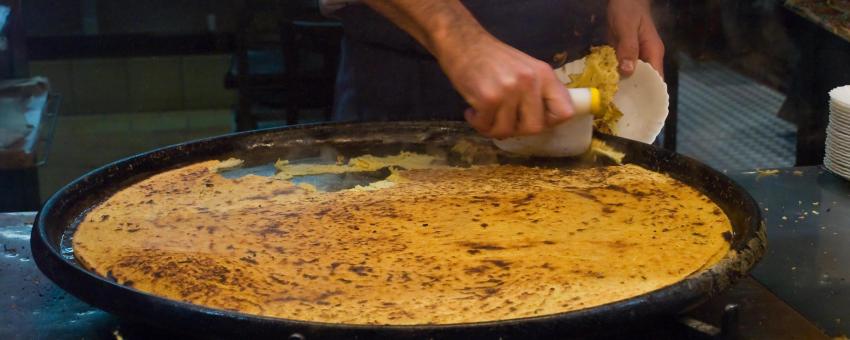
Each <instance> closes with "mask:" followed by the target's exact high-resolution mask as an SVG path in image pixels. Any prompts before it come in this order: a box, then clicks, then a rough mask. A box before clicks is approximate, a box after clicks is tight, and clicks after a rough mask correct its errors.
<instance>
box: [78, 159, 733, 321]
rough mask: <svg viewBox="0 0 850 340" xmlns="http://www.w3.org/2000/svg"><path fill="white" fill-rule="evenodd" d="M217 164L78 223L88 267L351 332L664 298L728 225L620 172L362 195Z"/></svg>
mask: <svg viewBox="0 0 850 340" xmlns="http://www.w3.org/2000/svg"><path fill="white" fill-rule="evenodd" d="M217 164H218V162H217V161H210V162H204V163H199V164H194V165H190V166H186V167H183V168H179V169H175V170H171V171H168V172H165V173H162V174H158V175H155V176H152V177H151V178H148V179H146V180H143V181H140V182H138V183H136V184H133V185H131V186H129V187H127V188H126V189H124V190H122V191H120V192H118V193H116V194H114V195H113V196H111V197H110V198H109V199H107V200H106V201H105V202H104V203H102V204H101V205H99V206H98V207H96V208H94V209H93V210H92V211H90V212H89V213H88V214H87V215H86V216H85V218H84V219H83V220H82V222H81V223H80V224H79V226H78V228H77V230H76V232H75V234H74V236H73V247H74V252H75V256H76V258H77V259H78V260H79V261H80V262H81V263H82V264H83V265H85V266H86V267H87V268H89V269H91V270H93V271H95V272H97V273H98V274H100V275H103V276H105V277H109V278H112V279H114V280H116V281H117V282H119V283H121V284H124V285H128V286H132V287H134V288H135V289H138V290H141V291H145V292H150V293H152V294H156V295H160V296H164V297H168V298H171V299H175V300H180V301H186V302H191V303H195V304H199V305H204V306H208V307H213V308H219V309H225V310H234V311H240V312H244V313H251V314H258V315H264V316H272V317H281V318H288V319H297V320H307V321H319V322H333V323H350V324H393V325H412V324H435V323H439V324H447V323H466V322H479V321H492V320H504V319H513V318H520V317H530V316H536V315H544V314H552V313H559V312H566V311H572V310H578V309H583V308H588V307H592V306H598V305H601V304H605V303H610V302H614V301H619V300H623V299H627V298H630V297H633V296H636V295H639V294H643V293H647V292H650V291H653V290H657V289H659V288H662V287H665V286H668V285H671V284H673V283H675V282H678V281H680V280H682V279H683V278H685V277H686V276H688V275H690V274H692V273H694V272H697V271H699V270H701V269H704V268H706V267H707V266H709V265H711V264H713V263H715V262H716V261H718V260H719V259H720V258H721V257H722V256H723V255H724V254H725V253H726V252H727V251H728V250H729V245H728V243H727V242H726V240H725V239H724V236H729V233H730V232H731V225H730V222H729V220H728V218H727V217H726V216H725V215H724V214H723V213H722V212H721V210H720V209H719V208H718V207H717V206H716V205H715V204H714V203H713V202H711V200H710V199H708V198H707V197H705V196H704V195H702V194H700V193H699V192H697V191H696V190H694V189H693V188H691V187H689V186H687V185H685V184H683V183H681V182H679V181H677V180H674V179H672V178H670V177H668V176H666V175H663V174H660V173H655V172H652V171H649V170H646V169H643V168H640V167H638V166H634V165H625V166H614V167H603V168H594V169H587V170H575V171H561V170H555V169H537V168H529V167H522V166H481V167H475V168H472V169H450V168H441V169H421V170H409V171H402V172H401V173H400V175H401V177H402V178H403V180H399V181H398V182H397V183H396V185H394V186H392V187H389V188H386V189H379V190H374V191H358V190H346V191H338V192H313V191H311V190H307V189H303V188H300V187H297V186H294V185H292V184H291V183H290V182H287V181H282V180H275V179H270V178H267V177H258V176H246V177H242V178H239V179H228V178H225V177H222V176H221V175H219V174H217V173H215V172H214V171H211V170H210V169H211V168H214V167H215V166H216V165H217Z"/></svg>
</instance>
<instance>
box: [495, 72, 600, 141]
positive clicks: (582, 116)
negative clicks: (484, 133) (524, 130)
mask: <svg viewBox="0 0 850 340" xmlns="http://www.w3.org/2000/svg"><path fill="white" fill-rule="evenodd" d="M567 90H568V91H569V92H570V97H572V100H573V108H574V110H575V116H573V117H572V118H570V119H569V120H567V121H565V122H563V123H561V124H559V125H557V126H554V127H552V128H549V129H547V130H545V131H543V132H541V133H539V134H536V135H533V136H521V137H512V138H507V139H502V140H495V139H494V140H493V143H494V144H496V146H498V147H499V148H500V149H502V150H505V151H507V152H511V153H515V154H520V155H527V156H541V157H568V156H576V155H580V154H582V153H584V152H585V151H587V149H588V148H589V147H590V142H591V139H592V137H593V114H594V113H597V112H599V110H601V109H602V107H601V105H602V104H601V102H600V99H599V90H597V89H595V88H575V89H567Z"/></svg>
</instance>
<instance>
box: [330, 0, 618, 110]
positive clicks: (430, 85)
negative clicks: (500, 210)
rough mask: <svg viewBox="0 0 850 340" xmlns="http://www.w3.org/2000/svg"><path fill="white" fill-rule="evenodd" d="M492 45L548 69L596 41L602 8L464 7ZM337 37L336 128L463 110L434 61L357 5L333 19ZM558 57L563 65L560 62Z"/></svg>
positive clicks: (508, 2) (477, 1) (553, 4)
mask: <svg viewBox="0 0 850 340" xmlns="http://www.w3.org/2000/svg"><path fill="white" fill-rule="evenodd" d="M463 3H464V5H466V7H467V8H468V9H469V10H470V12H472V14H473V15H474V16H475V18H476V19H478V21H479V22H480V23H481V24H482V25H483V26H484V27H485V28H486V29H487V31H489V32H490V33H491V34H493V35H494V36H495V37H496V38H499V39H500V40H502V41H504V42H505V43H507V44H509V45H511V46H513V47H515V48H517V49H519V50H521V51H523V52H525V53H527V54H529V55H531V56H533V57H535V58H537V59H540V60H543V61H546V62H549V63H550V64H552V65H553V67H556V66H559V64H561V63H563V62H564V61H565V60H573V59H577V58H579V57H581V56H583V55H584V54H586V52H587V51H588V49H589V47H590V46H591V45H596V44H600V43H601V42H602V41H603V40H601V39H600V38H601V37H603V34H602V33H603V32H604V29H605V26H606V24H605V19H604V17H603V15H604V13H605V11H604V3H605V1H576V0H573V1H567V0H525V1H523V0H468V1H463ZM335 14H337V15H338V16H339V18H340V20H341V21H342V23H343V27H344V30H345V37H344V39H343V43H342V59H341V62H340V70H339V73H338V76H337V84H336V96H335V99H334V118H335V119H336V120H341V121H386V120H461V119H463V111H464V110H465V109H466V108H467V107H468V105H467V104H466V103H465V102H464V100H463V98H462V97H461V96H460V94H458V93H457V92H456V91H455V90H454V88H453V87H452V85H451V83H450V82H449V80H448V78H447V77H446V75H445V74H443V71H442V69H440V65H439V64H438V63H437V61H436V60H435V59H434V58H433V56H431V55H430V54H429V53H428V51H426V50H425V48H423V47H422V46H421V45H419V44H418V43H417V42H416V41H415V40H414V39H413V38H411V37H410V36H409V35H408V34H407V33H405V32H404V31H402V30H401V29H399V28H397V27H396V26H395V25H393V24H392V23H391V22H389V21H388V20H387V19H385V18H383V17H381V16H380V15H379V14H377V13H376V12H374V11H372V10H371V9H370V8H368V7H366V6H364V5H350V6H347V7H345V8H342V9H340V10H339V11H337V13H335ZM565 52H566V58H563V57H558V56H559V55H560V56H563V53H565Z"/></svg>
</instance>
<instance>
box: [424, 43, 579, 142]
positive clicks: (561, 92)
mask: <svg viewBox="0 0 850 340" xmlns="http://www.w3.org/2000/svg"><path fill="white" fill-rule="evenodd" d="M436 55H437V59H438V60H439V61H440V65H441V66H442V68H443V70H445V72H446V74H447V75H448V77H449V80H451V82H452V84H454V86H455V88H456V89H457V90H458V92H460V94H461V95H462V96H463V97H464V99H466V102H467V103H469V105H470V106H471V108H469V109H467V110H466V112H465V114H464V116H465V118H466V120H467V121H468V122H469V125H470V126H472V127H473V128H474V129H475V130H477V131H478V132H479V133H481V134H482V135H485V136H488V137H493V138H508V137H511V136H520V135H531V134H537V133H540V132H541V131H543V129H544V128H546V127H548V126H553V125H556V124H558V123H560V122H563V121H564V120H566V119H568V118H570V117H571V116H572V115H573V106H572V101H571V100H570V95H569V93H568V92H567V90H566V88H565V87H564V85H563V84H562V83H561V82H560V81H559V80H558V79H557V78H556V77H555V73H554V71H552V68H551V67H550V66H549V65H548V64H546V63H544V62H542V61H540V60H537V59H535V58H533V57H531V56H529V55H527V54H525V53H523V52H521V51H519V50H517V49H515V48H513V47H510V46H508V45H507V44H505V43H502V42H500V41H498V40H496V39H495V38H493V37H491V36H489V35H486V36H482V37H480V38H478V39H473V40H471V41H467V42H465V43H464V46H462V47H461V46H451V45H449V46H446V47H443V48H442V50H440V51H439V52H437V54H436Z"/></svg>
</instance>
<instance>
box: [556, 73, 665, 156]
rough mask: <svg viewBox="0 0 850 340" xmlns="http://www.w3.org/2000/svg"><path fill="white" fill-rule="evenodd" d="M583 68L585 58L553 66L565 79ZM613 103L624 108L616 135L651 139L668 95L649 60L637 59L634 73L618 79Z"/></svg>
mask: <svg viewBox="0 0 850 340" xmlns="http://www.w3.org/2000/svg"><path fill="white" fill-rule="evenodd" d="M582 71H584V59H579V60H576V61H573V62H571V63H568V64H566V65H564V66H561V67H560V68H558V69H556V70H555V75H556V76H558V79H560V80H561V81H562V82H564V83H569V81H570V77H569V75H570V74H576V73H581V72H582ZM614 104H615V105H617V108H619V109H620V111H622V112H623V117H622V118H620V121H619V122H617V126H616V130H617V131H616V133H615V134H616V135H617V136H620V137H624V138H628V139H632V140H636V141H640V142H644V143H652V142H654V141H655V138H656V137H658V134H659V133H661V129H662V128H664V120H666V119H667V114H668V113H669V106H670V95H669V94H668V93H667V84H666V83H665V82H664V79H662V78H661V76H660V75H659V74H658V72H657V71H655V69H654V68H652V66H650V65H649V64H648V63H645V62H643V61H640V60H638V62H637V63H636V64H635V73H633V74H632V75H631V76H629V77H623V78H621V79H620V88H619V90H618V91H617V94H616V95H614Z"/></svg>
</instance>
